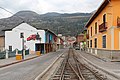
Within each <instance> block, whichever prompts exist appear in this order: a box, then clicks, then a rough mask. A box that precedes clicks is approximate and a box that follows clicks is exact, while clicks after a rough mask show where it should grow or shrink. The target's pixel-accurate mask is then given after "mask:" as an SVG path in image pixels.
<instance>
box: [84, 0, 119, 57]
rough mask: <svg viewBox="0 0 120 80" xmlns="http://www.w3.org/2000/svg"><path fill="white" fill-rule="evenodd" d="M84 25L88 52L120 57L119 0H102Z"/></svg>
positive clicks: (100, 55)
mask: <svg viewBox="0 0 120 80" xmlns="http://www.w3.org/2000/svg"><path fill="white" fill-rule="evenodd" d="M85 27H86V28H87V34H88V35H89V37H88V39H87V45H88V49H87V51H88V52H89V53H92V54H94V55H97V56H99V57H101V58H109V59H117V58H120V0H104V2H103V3H102V4H101V6H100V7H99V8H98V10H97V11H96V12H95V14H94V15H93V16H92V17H91V18H90V20H89V21H88V23H87V24H86V25H85Z"/></svg>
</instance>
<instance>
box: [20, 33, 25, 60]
mask: <svg viewBox="0 0 120 80" xmlns="http://www.w3.org/2000/svg"><path fill="white" fill-rule="evenodd" d="M20 38H22V59H24V33H20Z"/></svg>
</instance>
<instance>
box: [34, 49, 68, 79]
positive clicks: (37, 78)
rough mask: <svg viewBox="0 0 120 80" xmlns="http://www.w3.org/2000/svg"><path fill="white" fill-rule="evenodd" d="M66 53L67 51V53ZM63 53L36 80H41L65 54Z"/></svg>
mask: <svg viewBox="0 0 120 80" xmlns="http://www.w3.org/2000/svg"><path fill="white" fill-rule="evenodd" d="M65 52H66V51H65ZM65 52H63V53H62V54H60V55H59V56H58V57H57V58H56V59H55V60H54V61H53V63H52V64H51V65H49V66H48V67H47V68H46V69H45V70H44V71H43V72H42V73H41V74H39V75H38V76H37V77H36V78H35V79H34V80H39V79H41V78H42V77H43V76H44V75H45V74H46V73H47V71H48V70H50V68H51V67H52V66H53V65H54V64H55V63H56V62H57V60H58V59H59V58H60V57H61V56H62V55H63V54H64V53H65Z"/></svg>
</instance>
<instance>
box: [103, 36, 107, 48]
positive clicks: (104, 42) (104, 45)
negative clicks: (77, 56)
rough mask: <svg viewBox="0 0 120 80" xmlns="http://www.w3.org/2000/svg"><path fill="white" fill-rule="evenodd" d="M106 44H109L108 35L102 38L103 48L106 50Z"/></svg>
mask: <svg viewBox="0 0 120 80" xmlns="http://www.w3.org/2000/svg"><path fill="white" fill-rule="evenodd" d="M104 39H105V40H104ZM106 42H107V36H106V35H103V36H102V48H106V47H107V46H106Z"/></svg>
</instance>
